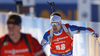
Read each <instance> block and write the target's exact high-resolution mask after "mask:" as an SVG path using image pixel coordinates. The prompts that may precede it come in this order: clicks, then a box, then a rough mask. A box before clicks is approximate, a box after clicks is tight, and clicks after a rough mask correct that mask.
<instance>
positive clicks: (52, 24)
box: [51, 23, 59, 26]
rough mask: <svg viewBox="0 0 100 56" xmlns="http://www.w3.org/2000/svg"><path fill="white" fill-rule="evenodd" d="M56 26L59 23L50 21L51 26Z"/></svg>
mask: <svg viewBox="0 0 100 56" xmlns="http://www.w3.org/2000/svg"><path fill="white" fill-rule="evenodd" d="M54 25H55V26H58V25H59V23H51V26H54Z"/></svg>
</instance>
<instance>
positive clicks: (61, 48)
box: [56, 44, 65, 50]
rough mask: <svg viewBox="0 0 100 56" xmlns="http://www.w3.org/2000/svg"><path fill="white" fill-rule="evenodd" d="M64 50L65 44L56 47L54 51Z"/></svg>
mask: <svg viewBox="0 0 100 56" xmlns="http://www.w3.org/2000/svg"><path fill="white" fill-rule="evenodd" d="M64 49H65V44H61V45H56V50H64Z"/></svg>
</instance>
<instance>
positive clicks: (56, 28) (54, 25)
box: [51, 22, 61, 32]
mask: <svg viewBox="0 0 100 56" xmlns="http://www.w3.org/2000/svg"><path fill="white" fill-rule="evenodd" d="M51 27H52V29H53V32H59V31H60V29H61V23H58V22H51Z"/></svg>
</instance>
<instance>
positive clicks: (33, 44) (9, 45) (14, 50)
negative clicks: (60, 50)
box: [0, 34, 46, 56]
mask: <svg viewBox="0 0 100 56" xmlns="http://www.w3.org/2000/svg"><path fill="white" fill-rule="evenodd" d="M25 35H26V38H27V40H28V42H29V46H30V48H31V51H32V53H30V52H29V49H28V47H27V44H26V43H25V39H24V37H23V35H22V34H21V39H20V40H19V41H18V43H17V44H14V43H13V42H12V41H11V40H10V38H9V36H8V37H7V39H6V41H5V42H4V43H3V45H2V42H3V40H4V38H5V36H6V35H5V36H3V37H1V38H0V46H1V45H2V46H1V47H0V56H35V55H37V56H46V55H45V53H44V52H43V50H42V47H41V45H40V44H39V43H38V41H37V40H36V39H34V38H33V37H32V36H31V35H30V34H25Z"/></svg>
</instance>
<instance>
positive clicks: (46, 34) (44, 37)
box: [43, 32, 49, 41]
mask: <svg viewBox="0 0 100 56" xmlns="http://www.w3.org/2000/svg"><path fill="white" fill-rule="evenodd" d="M48 36H49V34H48V32H46V33H45V34H44V36H43V39H45V40H46V41H49V40H48Z"/></svg>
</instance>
